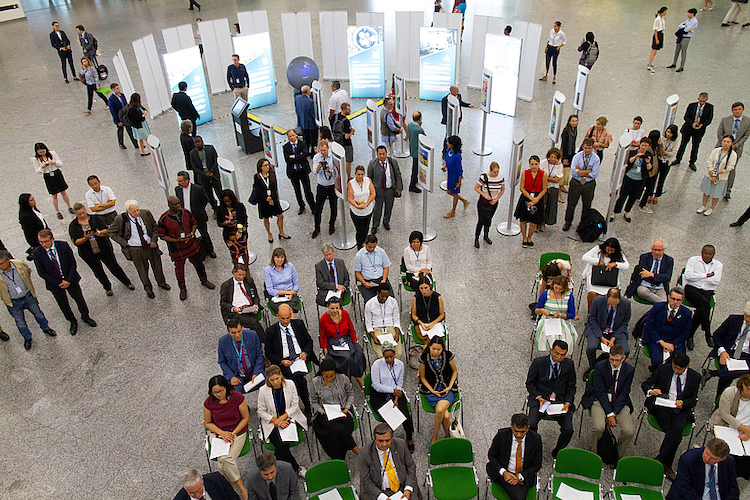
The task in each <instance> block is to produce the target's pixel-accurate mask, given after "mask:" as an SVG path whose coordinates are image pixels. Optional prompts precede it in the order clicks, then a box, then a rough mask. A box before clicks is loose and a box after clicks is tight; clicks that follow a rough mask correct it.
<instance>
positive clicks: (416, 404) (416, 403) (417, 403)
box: [414, 389, 422, 432]
mask: <svg viewBox="0 0 750 500" xmlns="http://www.w3.org/2000/svg"><path fill="white" fill-rule="evenodd" d="M421 406H422V402H421V401H420V400H419V389H417V392H416V394H415V395H414V410H415V411H414V413H416V414H417V432H419V413H420V411H419V408H420V407H421Z"/></svg>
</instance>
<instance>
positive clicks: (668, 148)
mask: <svg viewBox="0 0 750 500" xmlns="http://www.w3.org/2000/svg"><path fill="white" fill-rule="evenodd" d="M659 145H660V150H662V151H664V155H663V156H662V157H661V158H660V159H659V178H658V180H657V181H656V192H655V193H654V205H656V203H657V201H658V200H659V197H660V196H661V195H662V194H664V181H666V180H667V174H668V173H669V169H670V167H671V165H672V162H673V161H674V159H675V158H676V157H677V125H675V124H672V125H670V126H669V127H667V130H666V131H665V132H664V136H662V137H660V138H659Z"/></svg>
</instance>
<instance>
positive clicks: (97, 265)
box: [82, 250, 131, 290]
mask: <svg viewBox="0 0 750 500" xmlns="http://www.w3.org/2000/svg"><path fill="white" fill-rule="evenodd" d="M82 258H83V257H82ZM83 261H84V262H85V263H86V264H88V266H89V267H90V268H91V271H92V272H93V273H94V276H96V279H98V280H99V283H101V284H102V286H103V287H104V289H105V290H111V289H112V283H110V281H109V278H108V277H107V273H105V272H104V267H103V266H102V264H104V265H105V266H107V269H109V272H111V273H112V275H113V276H114V277H115V278H117V279H118V280H119V281H120V283H122V284H123V285H125V286H128V285H130V284H131V283H130V278H128V275H127V274H125V271H123V269H122V267H120V264H119V263H118V262H117V258H116V257H115V254H114V253H113V252H112V251H111V250H110V251H109V252H99V253H98V254H94V255H93V256H90V257H86V258H83Z"/></svg>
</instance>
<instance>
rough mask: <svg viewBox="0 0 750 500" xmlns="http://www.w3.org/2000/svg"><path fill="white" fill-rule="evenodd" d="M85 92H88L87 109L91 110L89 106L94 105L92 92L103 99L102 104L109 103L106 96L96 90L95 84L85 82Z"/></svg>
mask: <svg viewBox="0 0 750 500" xmlns="http://www.w3.org/2000/svg"><path fill="white" fill-rule="evenodd" d="M86 92H87V93H88V97H89V104H88V108H87V109H88V110H89V111H91V106H93V105H94V93H96V95H98V96H99V97H101V98H102V101H104V105H105V106H109V103H108V102H107V98H106V97H104V94H100V93H99V92H98V90H97V88H96V84H93V85H89V84H88V83H87V84H86ZM131 133H132V132H131Z"/></svg>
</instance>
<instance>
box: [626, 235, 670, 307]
mask: <svg viewBox="0 0 750 500" xmlns="http://www.w3.org/2000/svg"><path fill="white" fill-rule="evenodd" d="M638 267H640V268H641V271H640V273H639V274H637V275H636V276H635V279H634V280H633V281H631V282H630V285H629V286H628V289H627V291H626V292H625V295H627V296H628V297H632V296H633V295H634V294H636V293H637V294H638V296H639V297H640V298H642V299H646V300H648V301H649V302H651V303H654V304H655V303H657V302H666V301H667V292H668V291H669V282H670V281H671V280H672V271H673V269H674V259H673V258H672V257H670V256H669V255H667V254H665V253H664V242H663V241H661V240H656V241H654V242H653V243H652V244H651V252H647V253H644V254H641V257H640V258H639V259H638Z"/></svg>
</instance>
